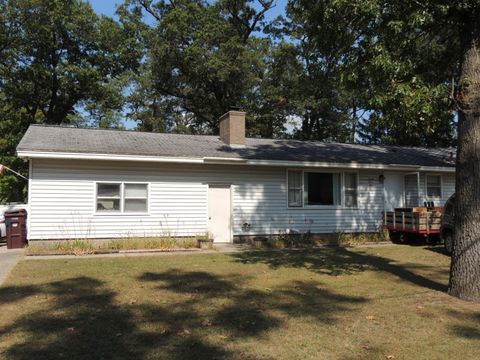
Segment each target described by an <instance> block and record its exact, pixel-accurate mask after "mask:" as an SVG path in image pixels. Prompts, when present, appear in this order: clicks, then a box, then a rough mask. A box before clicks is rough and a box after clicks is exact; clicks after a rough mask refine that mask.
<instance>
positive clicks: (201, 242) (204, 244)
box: [197, 239, 213, 250]
mask: <svg viewBox="0 0 480 360" xmlns="http://www.w3.org/2000/svg"><path fill="white" fill-rule="evenodd" d="M197 241H198V247H199V248H200V249H204V250H207V249H212V248H213V240H212V239H198V240H197Z"/></svg>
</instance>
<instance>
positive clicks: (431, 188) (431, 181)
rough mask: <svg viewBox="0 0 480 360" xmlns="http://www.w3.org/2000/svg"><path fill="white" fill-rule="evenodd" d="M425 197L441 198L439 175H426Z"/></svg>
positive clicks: (440, 179)
mask: <svg viewBox="0 0 480 360" xmlns="http://www.w3.org/2000/svg"><path fill="white" fill-rule="evenodd" d="M427 197H429V198H440V197H442V178H441V176H440V175H427Z"/></svg>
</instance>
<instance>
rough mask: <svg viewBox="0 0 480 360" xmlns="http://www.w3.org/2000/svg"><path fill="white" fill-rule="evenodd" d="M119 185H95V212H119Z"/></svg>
mask: <svg viewBox="0 0 480 360" xmlns="http://www.w3.org/2000/svg"><path fill="white" fill-rule="evenodd" d="M120 193H121V192H120V184H97V211H112V212H113V211H114V212H118V211H120Z"/></svg>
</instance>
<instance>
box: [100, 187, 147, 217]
mask: <svg viewBox="0 0 480 360" xmlns="http://www.w3.org/2000/svg"><path fill="white" fill-rule="evenodd" d="M98 184H112V185H120V210H119V211H115V210H114V211H98V210H97V199H98ZM125 184H138V185H146V186H147V211H138V212H135V211H129V212H126V211H125V209H124V207H125ZM94 187H95V189H94V194H95V196H94V198H93V214H94V215H95V216H145V215H150V183H149V182H141V181H96V182H94ZM101 198H102V199H107V198H108V197H101ZM128 199H135V198H128ZM138 199H140V198H138ZM141 199H142V200H143V199H144V198H141Z"/></svg>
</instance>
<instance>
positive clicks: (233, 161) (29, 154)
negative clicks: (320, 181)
mask: <svg viewBox="0 0 480 360" xmlns="http://www.w3.org/2000/svg"><path fill="white" fill-rule="evenodd" d="M17 154H18V156H19V157H25V158H30V159H35V158H43V159H79V160H110V161H142V162H162V163H178V164H218V165H251V166H279V167H292V168H293V167H317V168H343V169H366V170H369V169H370V170H397V171H409V172H412V171H430V172H449V173H454V172H455V168H454V167H434V166H419V165H401V164H388V165H384V164H361V163H355V162H352V163H335V162H316V161H283V160H248V159H242V158H222V157H203V158H181V157H162V156H142V155H115V154H89V153H61V152H39V151H17Z"/></svg>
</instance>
